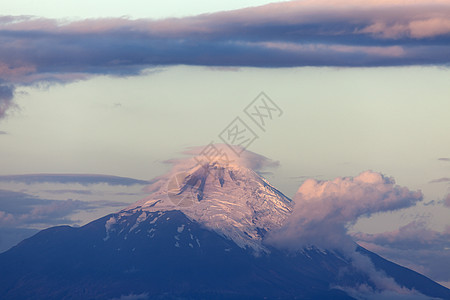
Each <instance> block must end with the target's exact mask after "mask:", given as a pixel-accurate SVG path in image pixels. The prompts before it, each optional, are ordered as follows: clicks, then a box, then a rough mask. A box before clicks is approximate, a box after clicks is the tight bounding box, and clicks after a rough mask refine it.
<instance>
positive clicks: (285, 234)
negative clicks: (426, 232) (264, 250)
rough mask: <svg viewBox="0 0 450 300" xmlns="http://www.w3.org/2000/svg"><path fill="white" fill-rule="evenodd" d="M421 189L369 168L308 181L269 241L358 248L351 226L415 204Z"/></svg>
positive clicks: (293, 246)
mask: <svg viewBox="0 0 450 300" xmlns="http://www.w3.org/2000/svg"><path fill="white" fill-rule="evenodd" d="M421 199H422V193H421V192H420V191H415V192H414V191H410V190H409V189H408V188H406V187H401V186H398V185H396V184H395V181H394V180H393V179H392V178H389V177H386V176H384V175H382V174H379V173H376V172H372V171H366V172H363V173H361V174H359V175H358V176H356V177H354V178H353V177H344V178H336V179H334V180H331V181H317V180H314V179H309V180H306V181H305V182H304V183H303V184H302V186H301V187H300V188H299V189H298V192H297V194H296V195H295V197H294V202H295V206H294V211H293V213H292V215H291V216H290V218H289V219H288V220H287V222H286V224H285V225H284V226H283V228H282V229H281V230H280V231H277V232H274V233H273V234H272V235H271V236H270V238H269V241H270V242H272V243H273V244H275V245H278V246H280V247H286V248H290V249H301V248H303V247H305V246H308V245H316V246H319V247H324V248H326V249H329V248H341V247H342V245H346V246H348V247H349V248H350V249H352V248H354V244H353V242H352V240H351V238H350V236H349V235H348V234H347V226H348V225H349V224H352V223H354V222H356V221H357V220H358V218H359V217H361V216H369V215H372V214H375V213H379V212H386V211H394V210H398V209H402V208H406V207H411V206H414V205H415V204H416V203H417V202H418V201H420V200H421Z"/></svg>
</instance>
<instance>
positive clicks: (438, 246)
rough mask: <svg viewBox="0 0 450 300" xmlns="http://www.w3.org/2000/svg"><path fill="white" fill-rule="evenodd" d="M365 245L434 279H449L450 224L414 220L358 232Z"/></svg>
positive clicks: (358, 238)
mask: <svg viewBox="0 0 450 300" xmlns="http://www.w3.org/2000/svg"><path fill="white" fill-rule="evenodd" d="M353 238H354V239H355V240H356V241H357V242H358V243H359V244H360V245H362V246H363V247H365V248H367V249H369V250H371V251H374V252H376V253H378V254H379V255H381V256H383V257H385V258H387V259H389V260H392V261H394V262H397V263H399V264H401V265H403V266H406V267H408V268H410V269H413V270H415V271H417V272H420V273H422V274H424V275H426V276H428V277H430V278H432V279H433V280H437V281H443V282H447V281H450V274H449V272H448V270H449V269H450V252H449V249H450V226H447V228H446V229H445V230H444V231H436V230H433V229H430V228H429V227H428V226H427V224H426V223H425V222H423V221H413V222H410V223H409V224H407V225H405V226H402V227H400V228H398V229H396V230H393V231H388V232H382V233H377V234H367V233H361V232H358V233H355V234H354V235H353Z"/></svg>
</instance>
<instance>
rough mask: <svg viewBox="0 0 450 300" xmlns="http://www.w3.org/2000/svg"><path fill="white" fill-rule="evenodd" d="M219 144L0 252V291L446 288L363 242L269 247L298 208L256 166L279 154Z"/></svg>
mask: <svg viewBox="0 0 450 300" xmlns="http://www.w3.org/2000/svg"><path fill="white" fill-rule="evenodd" d="M217 149H218V150H220V151H218V154H217V155H216V154H215V155H211V151H208V152H205V151H204V149H200V150H202V151H198V150H199V149H192V150H191V151H189V152H188V153H187V154H194V153H196V155H194V156H190V157H187V158H183V159H176V160H171V161H170V163H172V165H173V167H172V170H171V171H170V172H169V173H167V174H165V175H163V176H160V177H158V178H156V179H155V180H154V181H153V183H152V184H151V185H150V186H149V187H148V189H147V190H148V192H149V196H148V197H146V198H145V199H142V200H141V201H139V202H137V203H135V204H133V205H131V206H129V207H127V208H125V209H123V210H122V211H120V212H118V213H115V214H111V215H108V216H105V217H103V218H100V219H98V220H95V221H93V222H91V223H89V224H87V225H85V226H82V227H80V228H72V227H69V226H58V227H53V228H49V229H46V230H43V231H41V232H39V233H38V234H36V235H35V236H33V237H31V238H29V239H26V240H24V241H22V242H21V243H20V244H18V245H17V246H15V247H13V248H12V249H10V250H9V251H7V252H4V253H2V254H0V270H2V275H1V280H0V298H1V299H37V300H40V299H355V298H356V299H359V298H361V299H366V298H368V294H367V293H365V294H364V291H371V293H372V294H370V297H372V296H373V297H375V298H383V297H384V298H389V299H395V297H397V296H400V297H410V296H411V297H414V299H422V298H423V299H429V298H430V297H434V298H441V299H450V290H449V289H447V288H445V287H443V286H440V285H439V284H437V283H435V282H433V281H432V280H430V279H428V278H426V277H425V276H423V275H420V274H418V273H416V272H414V271H411V270H409V269H406V268H403V267H401V266H399V265H396V264H394V263H392V262H389V261H387V260H385V259H383V258H381V257H379V256H377V255H376V254H374V253H372V252H370V251H367V250H365V249H363V248H361V247H359V246H356V247H357V248H356V249H357V250H356V252H355V253H357V254H354V255H348V253H345V252H342V251H339V250H338V249H323V248H319V247H316V246H314V245H312V246H309V247H307V248H304V249H300V250H299V251H296V252H292V251H285V250H282V249H278V248H276V247H273V246H271V245H270V244H269V243H267V242H266V235H267V234H269V233H270V232H274V231H276V230H278V229H280V228H282V227H283V224H284V223H285V221H286V219H287V218H288V217H289V216H290V215H291V212H292V210H293V203H292V201H291V200H290V199H289V198H288V197H286V196H285V195H283V194H282V193H281V192H280V191H278V190H277V189H276V188H275V187H273V186H272V185H270V183H269V182H268V181H267V180H266V179H264V178H263V177H262V176H260V175H259V174H258V173H257V171H258V170H260V169H261V168H262V167H264V166H270V165H274V164H275V163H274V162H272V161H270V160H268V159H266V158H264V157H263V156H260V155H258V154H255V153H251V152H249V151H241V150H242V149H239V148H232V149H229V148H227V147H226V146H225V145H218V146H217V145H216V146H215V148H214V149H213V150H217ZM210 150H211V149H210ZM198 153H200V154H198ZM205 153H207V154H208V155H205ZM235 153H238V154H240V155H236V154H235ZM361 262H362V263H361ZM361 265H363V266H367V268H365V267H361ZM374 274H375V275H376V276H374ZM361 291H363V292H361Z"/></svg>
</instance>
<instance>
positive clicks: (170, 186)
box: [108, 145, 293, 252]
mask: <svg viewBox="0 0 450 300" xmlns="http://www.w3.org/2000/svg"><path fill="white" fill-rule="evenodd" d="M216 147H220V146H216ZM219 150H220V153H222V155H220V156H215V157H213V156H208V157H207V160H206V161H205V158H204V157H203V156H200V155H197V156H194V157H189V158H185V159H179V160H176V161H173V163H174V166H173V171H172V172H169V173H168V174H166V175H164V176H162V177H160V178H158V180H157V181H156V182H155V183H153V184H152V185H150V186H149V187H148V190H150V191H152V193H151V194H150V196H148V197H146V198H145V199H143V200H141V201H139V202H137V203H136V204H134V205H131V206H129V207H128V208H127V209H125V210H124V211H123V213H121V214H119V216H118V218H119V219H120V218H121V216H122V215H124V216H125V215H127V214H129V213H130V212H137V211H142V215H141V217H140V219H139V221H140V222H142V221H144V220H145V219H146V218H147V217H146V215H147V214H146V213H147V212H157V211H170V210H179V211H181V212H183V213H184V214H185V215H186V216H187V217H188V218H189V219H191V220H192V221H195V222H198V223H199V224H201V225H203V226H204V227H205V228H208V229H210V230H213V231H215V232H216V233H218V234H220V235H221V236H223V237H225V238H227V239H230V240H232V241H233V242H235V243H236V244H237V245H238V246H239V247H242V248H245V247H250V248H252V249H253V250H254V251H255V252H261V251H265V252H267V251H268V249H267V247H265V246H263V244H262V239H263V237H264V234H265V233H266V232H268V231H271V230H273V229H276V228H279V227H281V225H282V223H283V221H284V220H285V219H286V217H287V216H288V215H289V213H290V212H291V210H292V205H293V204H292V201H291V200H290V199H289V198H288V197H286V196H285V195H283V194H282V193H281V192H280V191H278V190H277V189H276V188H275V187H273V186H272V185H270V183H269V182H268V181H267V180H266V179H264V178H263V177H261V176H260V175H258V174H257V173H256V172H255V171H254V170H252V169H250V166H251V162H254V161H255V160H257V161H259V162H260V163H262V162H263V161H264V158H263V157H261V156H259V155H257V154H255V153H251V152H247V153H246V155H245V156H243V157H238V156H236V154H234V153H233V152H231V150H230V149H227V148H225V147H224V146H223V145H222V146H221V148H219ZM224 156H225V157H226V159H224ZM264 162H265V161H264ZM266 163H267V162H266ZM179 170H182V171H179ZM113 218H114V217H113ZM109 222H110V223H108V224H112V223H114V224H116V223H118V220H115V219H111V220H110V221H109Z"/></svg>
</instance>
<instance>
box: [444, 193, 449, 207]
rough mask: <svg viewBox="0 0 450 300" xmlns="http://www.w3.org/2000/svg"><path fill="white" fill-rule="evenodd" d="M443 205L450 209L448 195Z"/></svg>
mask: <svg viewBox="0 0 450 300" xmlns="http://www.w3.org/2000/svg"><path fill="white" fill-rule="evenodd" d="M444 205H445V206H447V207H450V194H448V195H447V196H446V197H445V198H444Z"/></svg>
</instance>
